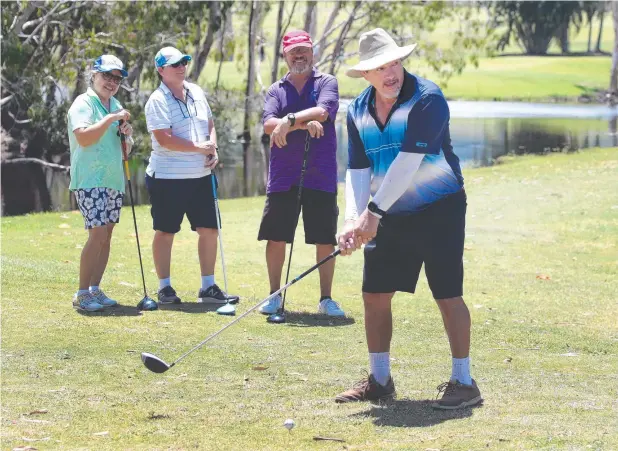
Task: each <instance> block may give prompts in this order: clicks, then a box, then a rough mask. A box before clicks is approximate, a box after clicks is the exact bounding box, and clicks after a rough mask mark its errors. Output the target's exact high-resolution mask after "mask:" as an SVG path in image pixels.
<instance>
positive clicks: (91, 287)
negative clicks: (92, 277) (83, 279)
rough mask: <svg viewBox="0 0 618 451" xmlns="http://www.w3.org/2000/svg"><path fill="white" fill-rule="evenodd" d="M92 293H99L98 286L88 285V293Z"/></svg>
mask: <svg viewBox="0 0 618 451" xmlns="http://www.w3.org/2000/svg"><path fill="white" fill-rule="evenodd" d="M93 291H99V286H98V285H90V292H91V293H92V292H93Z"/></svg>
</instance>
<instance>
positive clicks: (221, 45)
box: [215, 9, 229, 92]
mask: <svg viewBox="0 0 618 451" xmlns="http://www.w3.org/2000/svg"><path fill="white" fill-rule="evenodd" d="M228 14H229V9H228V10H226V11H225V14H223V24H222V25H221V39H220V41H219V58H220V59H219V67H218V68H217V81H216V82H215V92H217V89H218V88H219V78H220V77H221V67H222V66H223V61H225V27H226V25H227V15H228Z"/></svg>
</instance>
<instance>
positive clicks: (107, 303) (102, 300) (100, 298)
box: [90, 290, 118, 307]
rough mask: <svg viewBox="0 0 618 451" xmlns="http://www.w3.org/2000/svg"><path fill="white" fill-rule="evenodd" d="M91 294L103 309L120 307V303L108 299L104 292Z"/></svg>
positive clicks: (97, 291) (98, 291)
mask: <svg viewBox="0 0 618 451" xmlns="http://www.w3.org/2000/svg"><path fill="white" fill-rule="evenodd" d="M90 294H91V295H92V296H93V297H94V298H95V299H96V300H97V302H98V303H99V304H101V305H102V306H103V307H116V306H117V305H118V302H116V301H114V300H113V299H111V298H109V297H107V295H106V294H105V293H103V290H96V291H91V292H90Z"/></svg>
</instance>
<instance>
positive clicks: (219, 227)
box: [211, 170, 228, 293]
mask: <svg viewBox="0 0 618 451" xmlns="http://www.w3.org/2000/svg"><path fill="white" fill-rule="evenodd" d="M211 176H212V178H211V181H212V194H213V197H214V198H215V215H216V216H217V234H218V235H219V248H220V249H221V267H222V268H223V284H224V285H225V292H226V293H227V292H228V291H227V274H226V272H225V254H224V252H223V235H222V234H221V211H220V210H219V197H218V196H217V180H216V178H215V172H214V170H212V171H211Z"/></svg>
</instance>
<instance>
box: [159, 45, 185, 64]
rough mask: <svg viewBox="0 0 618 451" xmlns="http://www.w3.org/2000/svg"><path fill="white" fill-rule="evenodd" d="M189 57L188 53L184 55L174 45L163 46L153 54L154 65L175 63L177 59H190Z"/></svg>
mask: <svg viewBox="0 0 618 451" xmlns="http://www.w3.org/2000/svg"><path fill="white" fill-rule="evenodd" d="M191 59H192V58H191V57H190V56H189V55H185V54H184V53H182V52H181V51H180V50H178V49H177V48H174V47H163V48H162V49H161V50H159V51H158V52H157V55H156V56H155V66H156V67H165V66H169V65H170V64H176V63H177V62H179V61H182V60H187V61H191Z"/></svg>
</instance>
